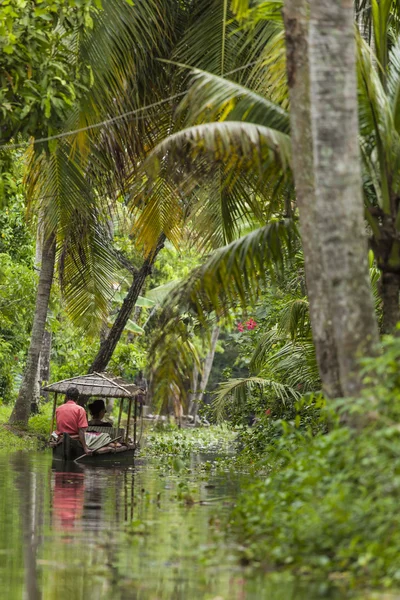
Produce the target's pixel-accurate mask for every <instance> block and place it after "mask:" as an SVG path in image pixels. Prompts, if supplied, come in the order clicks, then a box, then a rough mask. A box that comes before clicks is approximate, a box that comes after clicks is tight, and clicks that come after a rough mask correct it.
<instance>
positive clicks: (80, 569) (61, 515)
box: [0, 452, 344, 600]
mask: <svg viewBox="0 0 400 600" xmlns="http://www.w3.org/2000/svg"><path fill="white" fill-rule="evenodd" d="M193 460H199V459H198V457H194V459H193ZM157 467H159V465H157V463H154V461H153V462H151V461H145V460H144V459H143V460H139V461H137V464H136V465H135V467H133V466H132V467H129V468H124V469H93V468H91V469H88V468H87V469H83V468H81V469H78V470H77V471H76V472H73V473H71V472H61V471H60V470H59V471H57V470H54V469H52V464H51V455H50V453H48V452H43V453H37V454H27V453H16V454H12V455H8V456H7V455H5V454H0V590H1V592H0V597H1V598H5V599H7V600H17V599H18V600H20V599H27V600H42V599H43V600H53V599H54V600H56V599H57V600H81V599H82V600H83V599H86V600H87V599H94V600H102V599H103V598H104V599H105V598H107V599H108V598H112V599H113V600H128V599H134V600H267V599H268V600H270V599H272V600H284V599H285V600H286V599H293V600H312V599H313V598H335V599H336V598H342V597H344V596H343V593H338V592H332V591H330V590H329V589H328V586H326V585H325V583H322V584H321V583H320V584H318V585H316V584H313V585H311V584H304V583H303V584H301V585H300V583H299V582H298V581H296V579H288V578H287V576H284V575H283V574H279V573H269V574H268V573H262V574H255V573H254V572H252V571H251V570H249V569H248V568H247V569H246V568H244V567H240V566H239V565H238V563H237V560H236V558H235V553H234V549H235V548H234V545H233V542H230V541H229V539H226V536H225V534H224V532H223V531H222V528H221V527H220V519H221V518H222V517H223V514H224V512H225V511H227V510H228V509H229V505H230V504H231V503H232V502H233V501H234V498H235V495H236V494H237V491H238V487H239V481H238V479H237V478H236V477H235V476H232V475H229V474H226V475H222V476H221V475H219V476H214V477H211V478H210V479H209V480H208V481H199V480H198V479H196V480H191V479H190V475H189V476H188V477H189V479H185V478H183V477H182V476H180V475H170V474H168V475H165V474H164V473H163V472H162V470H161V469H160V468H157ZM192 501H194V502H195V503H194V504H191V503H192Z"/></svg>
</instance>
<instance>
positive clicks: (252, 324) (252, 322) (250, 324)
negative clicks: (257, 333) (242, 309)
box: [246, 319, 257, 331]
mask: <svg viewBox="0 0 400 600" xmlns="http://www.w3.org/2000/svg"><path fill="white" fill-rule="evenodd" d="M246 327H247V329H248V330H249V331H250V330H251V329H255V328H256V327H257V323H256V321H255V320H254V319H249V320H248V321H246Z"/></svg>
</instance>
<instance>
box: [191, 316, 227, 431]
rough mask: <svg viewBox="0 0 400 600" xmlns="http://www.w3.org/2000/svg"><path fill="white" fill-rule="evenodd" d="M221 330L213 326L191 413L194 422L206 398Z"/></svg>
mask: <svg viewBox="0 0 400 600" xmlns="http://www.w3.org/2000/svg"><path fill="white" fill-rule="evenodd" d="M219 332H220V328H219V327H218V325H216V326H215V327H214V328H213V330H212V333H211V343H210V349H209V351H208V354H207V356H206V358H205V361H204V366H203V373H202V374H201V382H200V388H199V389H198V391H197V393H196V396H195V400H194V402H193V404H192V412H191V414H192V416H193V417H194V422H196V418H197V412H198V410H199V406H200V404H201V402H202V400H203V398H204V393H205V391H206V388H207V384H208V380H209V378H210V373H211V369H212V366H213V362H214V356H215V349H216V347H217V342H218V338H219Z"/></svg>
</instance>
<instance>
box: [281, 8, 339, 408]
mask: <svg viewBox="0 0 400 600" xmlns="http://www.w3.org/2000/svg"><path fill="white" fill-rule="evenodd" d="M283 17H284V23H285V37H286V53H287V74H288V84H289V93H290V116H291V138H292V147H293V172H294V179H295V184H296V200H297V205H298V208H299V216H300V232H301V238H302V245H303V252H304V263H305V273H306V282H307V292H308V297H309V306H310V319H311V324H312V333H313V340H314V345H315V351H316V356H317V361H318V368H319V373H320V377H321V381H322V386H323V390H324V392H325V394H326V395H327V396H328V397H339V396H341V395H342V390H341V386H340V377H339V363H338V357H337V353H336V344H335V338H334V334H333V323H332V317H331V306H330V299H329V282H328V277H327V273H326V272H325V270H324V268H323V265H322V261H321V255H322V246H321V240H320V239H319V231H318V211H317V206H316V195H315V181H314V158H313V157H314V153H313V140H312V130H311V105H310V77H309V60H308V25H309V12H308V1H307V0H285V4H284V11H283Z"/></svg>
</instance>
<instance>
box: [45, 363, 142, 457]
mask: <svg viewBox="0 0 400 600" xmlns="http://www.w3.org/2000/svg"><path fill="white" fill-rule="evenodd" d="M69 387H75V388H77V389H78V391H79V396H80V398H81V399H82V400H84V399H87V398H89V397H91V396H97V397H100V398H116V399H118V400H119V401H120V406H119V414H118V423H117V427H116V428H115V429H114V428H104V427H89V428H88V431H90V430H92V431H97V432H99V433H108V434H109V435H110V436H111V439H116V438H118V439H120V438H122V440H124V441H125V443H126V444H128V441H129V429H130V425H131V418H132V416H133V419H132V420H133V447H130V448H129V449H128V450H125V451H123V452H121V451H119V452H118V451H117V452H107V453H104V454H102V453H100V454H98V453H94V454H92V455H87V456H86V455H83V450H82V446H81V445H80V443H79V442H78V440H74V439H72V438H71V437H70V436H69V435H67V434H64V436H63V440H62V442H61V443H60V444H58V445H57V446H55V447H54V448H53V461H54V462H55V463H56V464H60V463H68V462H72V461H74V460H76V459H77V458H79V459H80V460H79V464H82V465H93V466H95V465H99V466H103V465H104V466H106V465H120V464H124V465H126V464H129V463H133V459H134V456H135V448H136V446H137V444H136V428H137V418H138V399H137V398H138V396H142V395H143V394H144V390H142V389H141V388H139V387H138V386H136V385H133V384H131V383H127V382H125V381H123V380H122V379H121V378H119V377H114V376H112V375H110V374H105V373H91V374H90V375H81V376H77V377H72V378H71V379H65V380H63V381H58V382H56V383H52V384H50V385H48V386H46V387H45V388H43V389H44V390H45V391H47V392H54V402H53V417H52V422H51V428H50V434H51V432H52V431H53V427H54V421H55V414H56V408H57V396H58V394H59V393H65V392H66V391H67V389H68V388H69ZM125 399H126V400H127V401H128V412H127V422H126V431H124V430H123V429H121V428H120V425H121V416H122V410H123V404H124V400H125ZM132 405H133V407H134V411H133V415H132ZM82 455H83V456H82Z"/></svg>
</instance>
